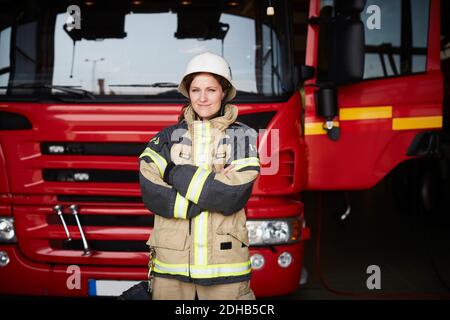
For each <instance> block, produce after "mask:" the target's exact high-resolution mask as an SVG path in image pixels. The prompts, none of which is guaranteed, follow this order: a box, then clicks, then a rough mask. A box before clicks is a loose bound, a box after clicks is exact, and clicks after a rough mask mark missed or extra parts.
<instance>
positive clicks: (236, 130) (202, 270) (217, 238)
mask: <svg viewBox="0 0 450 320" xmlns="http://www.w3.org/2000/svg"><path fill="white" fill-rule="evenodd" d="M237 113H238V109H237V107H236V106H234V105H226V106H225V110H224V115H223V116H220V117H216V118H213V119H210V120H208V121H199V120H195V114H194V111H193V109H192V107H191V106H188V107H187V108H186V109H185V113H184V115H185V119H184V120H183V121H181V122H180V123H178V124H177V125H174V126H171V127H167V128H165V129H163V130H162V131H160V132H159V133H158V134H157V135H155V136H154V137H153V138H152V139H151V140H150V142H149V143H148V145H147V148H146V149H145V150H144V152H143V153H142V154H141V155H140V157H139V172H140V174H139V177H140V185H141V191H142V197H143V201H144V204H145V206H146V207H147V208H148V209H149V210H150V211H152V212H153V213H154V214H155V223H154V229H153V232H152V234H151V236H150V239H149V241H148V242H147V244H148V245H149V246H150V247H153V248H154V249H155V252H156V257H155V258H154V269H153V271H152V274H153V275H155V276H162V277H171V278H177V279H180V280H183V281H193V282H195V283H198V284H202V285H212V284H220V283H231V282H239V281H244V280H248V279H249V278H250V272H251V264H250V260H249V250H248V246H249V240H248V233H247V228H246V217H245V212H244V206H245V205H246V203H247V201H248V199H249V197H250V194H251V192H252V187H253V182H254V181H255V179H256V177H257V176H258V174H259V170H260V166H259V159H258V153H257V149H256V139H257V133H256V131H255V130H253V129H251V128H250V127H248V126H246V125H244V124H242V123H239V122H235V120H236V117H237ZM171 162H173V164H175V166H173V164H171ZM168 164H169V166H172V169H171V170H170V171H169V169H168V172H170V174H169V175H168V178H167V179H166V181H167V183H166V182H165V181H164V180H163V176H164V173H165V170H166V167H168ZM229 165H234V168H233V169H232V170H231V172H229V173H228V174H226V175H224V174H221V173H220V171H221V170H222V169H223V168H224V167H225V168H226V167H227V166H229Z"/></svg>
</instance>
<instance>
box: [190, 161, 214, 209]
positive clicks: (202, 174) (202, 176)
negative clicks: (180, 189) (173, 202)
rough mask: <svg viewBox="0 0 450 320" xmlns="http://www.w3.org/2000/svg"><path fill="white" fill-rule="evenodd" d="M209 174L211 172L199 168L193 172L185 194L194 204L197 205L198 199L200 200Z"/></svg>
mask: <svg viewBox="0 0 450 320" xmlns="http://www.w3.org/2000/svg"><path fill="white" fill-rule="evenodd" d="M210 173H211V171H209V170H205V169H202V168H200V167H199V168H198V169H197V171H195V173H194V175H193V177H192V180H191V182H190V183H189V187H188V189H187V192H186V198H187V199H189V200H191V201H192V202H194V203H195V204H197V203H198V199H199V198H200V194H201V193H202V189H203V186H204V185H205V181H206V178H208V176H209V174H210Z"/></svg>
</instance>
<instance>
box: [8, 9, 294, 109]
mask: <svg viewBox="0 0 450 320" xmlns="http://www.w3.org/2000/svg"><path fill="white" fill-rule="evenodd" d="M2 3H3V5H1V6H2V8H1V11H3V13H2V15H1V16H0V17H1V19H2V21H1V23H0V100H1V99H5V98H14V97H19V96H20V97H23V98H26V97H42V96H45V95H46V94H47V95H50V96H55V95H58V96H59V97H61V96H64V95H66V96H71V98H74V99H75V98H76V99H89V100H96V101H97V100H100V101H102V100H105V99H106V100H117V101H119V100H125V99H131V100H132V99H133V98H134V99H144V100H145V101H149V102H151V101H152V99H153V100H155V101H156V100H160V101H162V102H164V101H166V102H171V101H179V100H183V99H184V98H183V97H182V96H181V94H180V93H178V92H177V90H176V87H177V85H178V83H179V81H180V80H181V78H182V75H183V72H184V68H185V66H186V64H187V62H188V61H189V60H190V59H191V58H192V57H193V56H194V55H197V54H199V53H202V52H205V51H210V52H212V53H215V54H218V55H221V56H223V57H224V58H225V59H226V60H227V61H228V62H229V64H230V66H231V70H232V76H233V82H234V85H235V86H236V88H237V89H238V94H237V97H236V99H235V100H237V101H246V100H248V101H253V100H255V101H256V100H261V99H275V100H278V99H284V98H285V97H287V96H288V95H289V94H290V93H292V90H293V89H294V88H293V81H292V74H291V69H292V57H291V52H292V46H291V43H292V37H291V34H290V33H289V31H290V30H291V28H290V27H289V18H288V16H289V15H288V12H290V10H289V9H288V8H287V5H288V3H287V1H273V6H274V7H275V15H270V16H268V15H267V13H266V10H267V4H266V1H219V0H208V1H89V2H88V1H83V2H81V1H80V2H78V3H79V5H78V6H76V7H74V11H72V9H70V10H68V7H67V6H66V5H61V4H60V3H61V2H60V1H15V2H8V3H9V4H10V5H8V6H7V5H5V2H4V1H0V4H2ZM73 3H75V4H76V3H77V1H73ZM78 9H79V11H78V12H79V15H77V14H78V13H77V10H78ZM68 11H69V12H70V13H71V14H68ZM80 18H81V19H80ZM77 23H79V25H77ZM55 88H59V89H60V88H69V89H81V91H83V92H87V93H89V95H88V94H86V95H79V94H73V93H74V92H75V91H74V90H57V89H55ZM92 95H93V96H94V97H95V99H92V98H93V97H92ZM2 97H3V98H2Z"/></svg>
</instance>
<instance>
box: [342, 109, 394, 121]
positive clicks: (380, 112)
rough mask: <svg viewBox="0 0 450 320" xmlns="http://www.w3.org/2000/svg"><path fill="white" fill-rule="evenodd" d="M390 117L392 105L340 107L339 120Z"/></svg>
mask: <svg viewBox="0 0 450 320" xmlns="http://www.w3.org/2000/svg"><path fill="white" fill-rule="evenodd" d="M390 118H392V107H391V106H386V107H364V108H340V109H339V120H340V121H342V120H369V119H390Z"/></svg>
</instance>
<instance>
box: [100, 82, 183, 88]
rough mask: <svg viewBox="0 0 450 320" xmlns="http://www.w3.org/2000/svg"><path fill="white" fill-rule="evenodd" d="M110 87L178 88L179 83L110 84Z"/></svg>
mask: <svg viewBox="0 0 450 320" xmlns="http://www.w3.org/2000/svg"><path fill="white" fill-rule="evenodd" d="M108 86H109V87H134V88H177V87H178V84H176V83H173V82H155V83H151V84H138V83H136V84H110V85H108Z"/></svg>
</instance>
